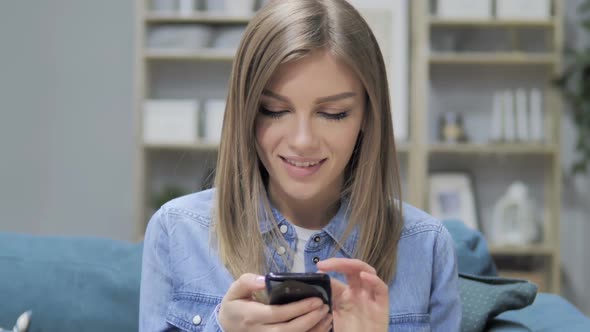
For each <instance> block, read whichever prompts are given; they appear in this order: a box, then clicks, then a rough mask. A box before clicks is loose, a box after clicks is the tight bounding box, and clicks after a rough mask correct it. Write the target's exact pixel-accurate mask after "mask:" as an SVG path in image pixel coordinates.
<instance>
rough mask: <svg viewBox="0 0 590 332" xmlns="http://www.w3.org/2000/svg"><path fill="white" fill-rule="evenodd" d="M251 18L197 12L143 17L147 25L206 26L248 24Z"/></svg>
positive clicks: (150, 14) (153, 14)
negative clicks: (184, 24)
mask: <svg viewBox="0 0 590 332" xmlns="http://www.w3.org/2000/svg"><path fill="white" fill-rule="evenodd" d="M251 19H252V16H244V15H232V14H228V13H224V12H199V11H195V12H194V13H193V14H191V15H181V14H179V13H173V12H172V13H149V14H148V15H146V17H145V22H146V23H148V24H160V23H207V24H248V22H250V20H251Z"/></svg>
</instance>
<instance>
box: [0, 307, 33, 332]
mask: <svg viewBox="0 0 590 332" xmlns="http://www.w3.org/2000/svg"><path fill="white" fill-rule="evenodd" d="M31 314H32V312H31V311H30V310H29V311H26V312H24V313H23V314H22V315H20V316H18V319H17V320H16V324H14V327H13V328H12V329H10V330H5V329H3V328H2V327H0V332H27V331H28V330H29V325H31Z"/></svg>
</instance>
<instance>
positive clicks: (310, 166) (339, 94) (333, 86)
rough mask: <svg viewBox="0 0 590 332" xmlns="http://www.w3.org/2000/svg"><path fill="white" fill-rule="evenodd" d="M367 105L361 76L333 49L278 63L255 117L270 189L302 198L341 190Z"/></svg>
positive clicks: (317, 197) (325, 194) (259, 151)
mask: <svg viewBox="0 0 590 332" xmlns="http://www.w3.org/2000/svg"><path fill="white" fill-rule="evenodd" d="M364 105H365V97H364V89H363V87H362V84H361V82H360V81H359V79H358V78H357V76H356V75H355V74H354V73H353V72H352V70H350V68H348V67H347V66H346V65H345V64H344V63H342V62H340V61H339V60H338V59H337V58H336V57H334V56H333V55H332V54H330V52H326V51H322V52H319V51H318V52H314V53H312V54H310V55H308V56H305V57H304V58H302V59H300V60H297V61H294V62H289V63H286V64H284V65H282V66H280V67H279V69H278V70H277V71H276V73H275V74H274V75H273V77H272V79H271V80H270V82H269V84H268V85H267V86H266V88H265V91H264V93H263V95H262V97H261V103H260V109H259V112H258V115H257V117H256V140H257V151H258V156H259V157H260V159H261V161H262V163H263V164H264V167H265V168H266V170H267V171H268V174H269V187H270V188H269V189H270V192H271V193H272V194H275V195H281V196H283V195H284V196H286V197H285V198H290V199H296V200H303V201H305V200H310V199H322V198H328V197H327V195H335V194H339V193H340V190H341V187H342V184H343V179H344V170H345V168H346V165H347V164H348V162H349V160H350V157H351V155H352V152H353V149H354V146H355V143H356V140H357V137H358V135H359V131H360V130H361V126H362V123H363V117H364Z"/></svg>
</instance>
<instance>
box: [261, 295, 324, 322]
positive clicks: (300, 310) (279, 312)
mask: <svg viewBox="0 0 590 332" xmlns="http://www.w3.org/2000/svg"><path fill="white" fill-rule="evenodd" d="M322 305H324V301H322V300H321V299H320V298H319V297H313V298H308V299H304V300H300V301H297V302H292V303H288V304H278V305H263V306H262V307H261V310H257V311H255V312H252V318H253V319H255V320H256V321H259V322H262V323H264V324H274V323H282V322H287V321H290V320H292V319H294V318H297V317H300V316H303V315H305V314H308V313H310V312H313V311H317V310H318V309H320V308H321V307H322Z"/></svg>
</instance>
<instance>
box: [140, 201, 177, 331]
mask: <svg viewBox="0 0 590 332" xmlns="http://www.w3.org/2000/svg"><path fill="white" fill-rule="evenodd" d="M165 219H166V213H165V211H164V210H163V208H161V209H160V210H158V211H157V212H156V213H155V214H154V215H153V216H152V218H151V219H150V221H149V223H148V226H147V229H146V232H145V237H144V243H143V257H142V265H141V285H140V288H139V331H163V330H166V329H169V328H170V325H169V324H168V323H167V322H166V309H167V305H168V303H170V301H171V298H172V277H171V273H170V272H171V271H170V266H169V263H168V262H169V259H168V253H169V244H168V233H167V231H166V224H165V222H166V220H165Z"/></svg>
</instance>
